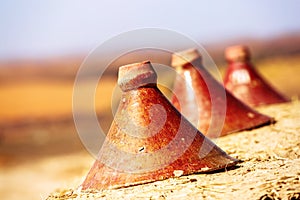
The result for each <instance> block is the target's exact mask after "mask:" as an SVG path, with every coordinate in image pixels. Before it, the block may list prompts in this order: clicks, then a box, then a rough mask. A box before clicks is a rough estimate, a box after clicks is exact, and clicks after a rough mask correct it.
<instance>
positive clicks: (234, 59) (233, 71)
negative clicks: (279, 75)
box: [224, 45, 288, 107]
mask: <svg viewBox="0 0 300 200" xmlns="http://www.w3.org/2000/svg"><path fill="white" fill-rule="evenodd" d="M225 57H226V60H227V62H228V68H227V71H226V74H225V78H224V85H225V87H226V88H227V89H228V90H229V91H230V92H232V93H233V95H234V96H235V97H237V98H238V99H240V100H241V101H243V102H244V103H246V104H248V105H249V106H253V107H255V106H260V105H268V104H276V103H284V102H288V99H287V98H286V97H284V96H283V95H281V94H280V93H278V92H277V91H276V90H275V89H274V88H273V87H272V86H271V85H270V84H269V83H267V82H266V80H265V79H264V78H263V77H262V76H261V75H260V74H259V73H258V72H257V71H256V70H255V69H254V67H253V65H252V64H251V61H250V59H251V56H250V52H249V49H248V48H247V47H246V46H241V45H238V46H232V47H228V48H227V49H226V50H225Z"/></svg>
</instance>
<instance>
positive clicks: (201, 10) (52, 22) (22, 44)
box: [0, 0, 300, 59]
mask: <svg viewBox="0 0 300 200" xmlns="http://www.w3.org/2000/svg"><path fill="white" fill-rule="evenodd" d="M0 27H1V29H0V30H1V31H0V59H6V58H14V57H27V56H29V57H41V56H53V55H63V54H74V53H80V52H83V53H86V52H88V51H89V50H91V49H93V48H94V47H96V46H97V45H98V44H100V43H101V42H103V41H105V40H107V39H109V38H111V37H112V36H114V35H117V34H120V33H122V32H124V31H129V30H132V29H137V28H143V27H158V28H167V29H171V30H174V31H178V32H180V33H183V34H185V35H187V36H189V37H191V38H193V39H195V40H197V41H198V42H200V43H202V44H208V43H213V42H217V41H222V40H226V39H234V38H242V37H249V38H257V37H258V38H269V37H273V36H276V35H280V34H284V33H289V32H300V1H298V0H286V1H284V0H269V1H267V0H251V1H242V0H240V1H238V0H227V1H221V0H220V1H217V0H207V1H200V0H198V1H196V0H194V1H190V0H184V1H180V2H176V1H174V0H173V1H171V0H164V1H163V0H128V1H124V0H122V1H121V0H120V1H116V0H95V1H91V0H85V1H83V0H82V1H80V0H47V1H40V0H19V1H17V0H12V1H1V2H0Z"/></svg>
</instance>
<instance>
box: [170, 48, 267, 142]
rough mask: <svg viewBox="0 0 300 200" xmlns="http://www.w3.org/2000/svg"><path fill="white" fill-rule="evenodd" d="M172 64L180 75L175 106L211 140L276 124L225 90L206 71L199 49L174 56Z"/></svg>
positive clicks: (175, 88)
mask: <svg viewBox="0 0 300 200" xmlns="http://www.w3.org/2000/svg"><path fill="white" fill-rule="evenodd" d="M171 64H172V66H173V67H175V68H176V72H177V76H176V80H175V83H174V89H173V94H174V95H173V97H172V103H173V105H174V106H175V107H176V108H177V109H178V110H179V111H180V112H181V113H182V114H183V115H184V116H185V117H186V118H187V119H189V120H190V121H191V122H192V123H193V124H194V125H195V126H196V127H197V128H198V129H199V130H200V131H201V132H202V133H204V134H205V135H207V136H208V137H218V136H224V135H227V134H230V133H233V132H237V131H241V130H247V129H253V128H255V127H259V126H262V125H265V124H269V123H270V122H271V121H272V118H270V117H268V116H266V115H263V114H260V113H258V112H257V111H255V110H253V109H251V108H250V107H248V106H247V105H245V104H244V103H243V102H241V101H239V100H238V99H237V98H235V97H234V96H233V95H232V94H231V93H230V92H228V91H227V90H225V89H224V86H223V85H221V84H220V83H219V82H218V81H217V80H216V79H214V78H213V77H212V76H211V75H210V73H209V72H208V71H207V70H206V69H205V68H204V66H203V65H202V58H201V55H200V53H199V52H198V50H196V49H189V50H186V51H182V52H178V53H176V54H173V56H172V63H171ZM180 104H181V105H180Z"/></svg>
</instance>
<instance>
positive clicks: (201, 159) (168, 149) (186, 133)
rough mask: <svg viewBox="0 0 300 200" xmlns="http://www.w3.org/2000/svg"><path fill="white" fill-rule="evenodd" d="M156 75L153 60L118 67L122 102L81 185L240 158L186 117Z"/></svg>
mask: <svg viewBox="0 0 300 200" xmlns="http://www.w3.org/2000/svg"><path fill="white" fill-rule="evenodd" d="M156 81H157V77H156V73H155V71H154V69H153V68H152V65H151V63H150V62H142V63H136V64H131V65H126V66H122V67H120V69H119V79H118V84H119V86H120V87H121V89H122V91H123V94H122V98H121V101H120V105H119V108H118V110H117V113H116V115H115V118H114V120H113V122H112V125H111V127H110V130H109V132H108V134H107V137H106V140H105V142H104V144H103V146H102V148H101V150H100V153H99V156H98V159H97V160H96V161H95V163H94V165H93V166H92V168H91V169H90V171H89V173H88V175H87V176H86V179H85V181H84V182H83V183H82V190H88V189H97V190H102V189H111V188H120V187H127V186H132V185H137V184H142V183H148V182H153V181H157V180H163V179H167V178H170V177H174V176H180V175H187V174H192V173H198V172H209V171H215V170H219V169H223V168H226V167H230V166H234V165H236V164H237V163H238V162H239V160H237V159H234V158H232V157H230V156H228V155H227V154H226V153H225V152H224V151H222V150H221V149H220V148H219V147H218V146H216V145H215V144H214V143H213V142H211V141H210V140H209V139H207V138H206V137H205V136H204V135H203V134H202V133H201V132H199V131H198V130H197V129H196V128H195V127H194V126H193V125H192V124H191V123H190V122H189V121H188V120H186V119H185V118H184V117H183V116H182V115H181V114H180V113H179V112H178V111H177V110H176V109H175V108H174V107H173V106H172V104H171V103H170V102H169V101H168V100H167V98H166V97H165V96H164V95H163V94H162V93H161V92H160V90H159V89H158V88H157V86H156Z"/></svg>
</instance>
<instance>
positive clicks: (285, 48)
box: [0, 33, 300, 83]
mask: <svg viewBox="0 0 300 200" xmlns="http://www.w3.org/2000/svg"><path fill="white" fill-rule="evenodd" d="M236 44H245V45H248V46H249V47H250V50H251V52H252V54H253V60H254V61H256V60H260V59H263V58H266V57H275V56H286V55H295V54H300V34H299V33H295V34H289V35H283V36H278V37H276V38H270V39H264V40H262V39H253V38H240V39H235V40H232V41H226V42H222V43H215V44H206V45H204V47H205V49H206V50H207V51H208V53H209V54H210V56H211V57H212V59H213V60H214V62H215V63H216V64H217V66H219V67H222V66H224V65H225V59H224V56H223V52H224V49H225V48H226V47H227V46H230V45H236ZM178 49H180V47H178ZM181 50H183V49H181ZM86 55H87V54H86ZM86 55H84V54H83V55H77V56H65V57H63V56H60V57H52V58H45V59H19V60H6V61H0V83H3V82H10V81H22V80H26V79H31V80H32V79H43V80H45V79H52V80H54V79H56V80H64V81H67V80H69V81H73V80H74V78H75V75H76V73H77V70H78V69H79V67H80V65H81V64H82V62H83V61H84V58H85V56H86ZM103 56H105V55H103ZM142 60H155V61H156V62H159V63H162V64H165V65H169V63H170V53H168V52H164V51H157V50H155V51H154V50H144V51H140V52H135V53H134V54H131V53H129V54H128V55H124V56H121V57H120V58H118V59H116V60H115V61H114V62H112V63H111V64H110V66H109V67H108V68H107V71H106V75H113V76H116V75H117V69H118V67H119V66H121V65H124V64H128V63H133V62H139V61H142ZM93 64H94V65H95V67H94V69H95V70H97V69H99V67H103V66H104V64H103V62H102V61H101V58H99V59H96V60H94V63H93ZM94 74H95V73H94V72H93V71H91V72H90V75H94Z"/></svg>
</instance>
